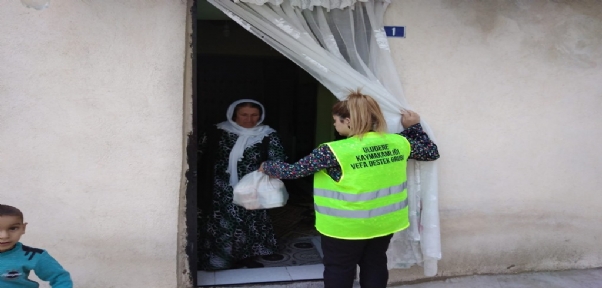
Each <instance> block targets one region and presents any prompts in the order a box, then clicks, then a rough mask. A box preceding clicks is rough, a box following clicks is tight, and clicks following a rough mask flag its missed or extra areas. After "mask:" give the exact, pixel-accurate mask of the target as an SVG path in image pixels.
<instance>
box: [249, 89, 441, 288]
mask: <svg viewBox="0 0 602 288" xmlns="http://www.w3.org/2000/svg"><path fill="white" fill-rule="evenodd" d="M332 114H333V119H334V127H335V129H336V130H337V132H338V133H339V134H340V135H342V136H346V137H347V138H346V139H344V140H338V141H334V142H329V143H325V144H322V145H320V146H319V147H318V148H316V149H314V150H313V151H312V152H311V154H309V155H308V156H306V157H304V158H303V159H301V160H299V162H297V163H294V164H288V163H285V162H282V161H266V162H264V163H262V165H261V166H260V168H259V170H260V171H263V172H264V173H266V174H268V175H270V176H272V177H276V178H280V179H295V178H300V177H305V176H308V175H311V174H314V173H316V174H315V176H314V201H315V209H316V229H317V230H318V231H319V232H320V233H321V234H322V236H321V238H322V239H321V241H322V250H323V252H324V259H323V260H324V267H325V269H324V286H325V287H326V288H334V287H345V288H350V287H352V286H353V279H354V273H355V271H356V269H355V268H356V265H359V266H360V279H359V281H360V285H361V287H386V285H387V281H388V278H389V273H388V270H387V255H386V251H387V248H388V246H389V242H390V240H391V237H392V236H393V233H395V232H398V231H401V230H404V229H406V228H407V227H408V226H409V219H408V200H407V189H406V187H407V184H406V183H407V182H406V164H407V160H408V159H416V160H422V161H432V160H436V159H437V158H439V152H438V150H437V145H435V143H433V142H432V141H431V140H430V138H429V137H428V135H427V134H426V133H425V132H424V131H423V130H422V126H421V125H420V117H419V115H418V114H416V113H415V112H412V111H406V112H403V113H402V114H403V117H402V122H401V123H402V125H403V126H404V128H405V130H404V131H403V132H401V133H400V134H389V133H385V131H386V128H387V127H386V122H385V119H384V116H383V114H382V112H381V110H380V107H379V105H378V103H376V101H375V100H374V99H373V98H372V97H370V96H368V95H364V94H362V93H361V92H360V91H359V90H358V91H354V92H351V93H350V94H349V95H348V97H347V99H346V100H344V101H340V102H338V103H336V104H335V105H334V106H333V108H332Z"/></svg>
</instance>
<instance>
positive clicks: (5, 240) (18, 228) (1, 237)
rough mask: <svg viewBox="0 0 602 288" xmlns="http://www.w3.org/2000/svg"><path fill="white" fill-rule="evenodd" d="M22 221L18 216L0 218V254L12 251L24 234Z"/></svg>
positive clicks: (24, 224)
mask: <svg viewBox="0 0 602 288" xmlns="http://www.w3.org/2000/svg"><path fill="white" fill-rule="evenodd" d="M25 226H27V223H23V219H21V217H18V216H0V252H5V251H8V250H10V249H13V247H15V245H17V242H19V239H21V235H23V234H25Z"/></svg>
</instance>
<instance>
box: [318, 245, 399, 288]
mask: <svg viewBox="0 0 602 288" xmlns="http://www.w3.org/2000/svg"><path fill="white" fill-rule="evenodd" d="M391 237H393V234H389V235H386V236H382V237H377V238H372V239H364V240H345V239H337V238H332V237H328V236H325V235H322V251H323V252H324V288H351V287H353V278H354V277H355V273H356V267H357V265H359V266H360V285H361V287H362V288H384V287H386V286H387V281H388V280H389V270H388V269H387V248H389V242H391Z"/></svg>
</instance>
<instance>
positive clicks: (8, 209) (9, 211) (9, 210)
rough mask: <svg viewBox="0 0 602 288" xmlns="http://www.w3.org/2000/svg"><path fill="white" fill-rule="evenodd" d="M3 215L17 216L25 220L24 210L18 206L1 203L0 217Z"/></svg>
mask: <svg viewBox="0 0 602 288" xmlns="http://www.w3.org/2000/svg"><path fill="white" fill-rule="evenodd" d="M2 216H17V217H19V218H21V220H23V212H21V210H19V209H17V208H16V207H13V206H9V205H4V204H0V217H2Z"/></svg>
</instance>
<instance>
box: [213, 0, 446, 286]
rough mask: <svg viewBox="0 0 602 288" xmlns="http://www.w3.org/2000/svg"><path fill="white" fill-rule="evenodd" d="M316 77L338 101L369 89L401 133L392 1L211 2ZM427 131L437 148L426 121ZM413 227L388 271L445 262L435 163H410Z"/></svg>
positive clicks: (394, 244)
mask: <svg viewBox="0 0 602 288" xmlns="http://www.w3.org/2000/svg"><path fill="white" fill-rule="evenodd" d="M208 1H209V2H210V3H211V4H213V5H214V6H216V7H217V8H219V9H220V10H222V11H223V12H224V13H225V14H226V15H228V16H229V17H230V18H232V19H233V20H234V21H235V22H237V23H238V24H240V25H241V26H242V27H244V28H245V29H246V30H247V31H249V32H251V33H252V34H254V35H256V36H257V37H259V38H260V39H262V40H263V41H265V42H266V43H267V44H269V45H270V46H272V47H273V48H275V49H276V50H278V51H279V52H280V53H282V54H283V55H284V56H286V57H287V58H289V59H290V60H291V61H293V62H295V63H296V64H297V65H299V66H300V67H301V68H303V69H304V70H306V71H307V72H308V73H310V74H311V75H312V76H313V77H315V78H316V79H317V80H318V81H319V82H320V83H322V85H324V86H325V87H326V88H327V89H329V90H330V91H331V92H332V93H333V94H334V95H335V96H336V97H337V98H338V99H344V97H345V96H346V95H347V93H348V92H349V91H350V90H354V89H357V88H362V92H363V93H366V94H368V95H371V96H373V97H374V98H375V100H376V101H378V103H379V104H380V105H381V108H382V110H383V113H384V114H385V119H386V120H387V126H388V130H389V132H400V131H402V129H403V127H402V126H401V123H400V120H401V115H400V111H401V110H403V109H411V108H410V106H409V105H408V103H407V101H406V100H405V97H404V94H403V88H402V85H401V81H400V80H399V76H398V74H397V70H396V67H395V65H394V63H393V59H392V57H391V53H390V49H389V44H388V40H387V38H386V34H385V31H384V27H383V18H384V13H385V11H386V8H387V6H388V5H389V4H390V0H360V1H357V0H235V1H234V2H233V1H227V0H226V1H224V0H208ZM422 125H423V127H424V129H425V131H426V132H427V134H429V136H430V137H431V139H433V140H434V135H433V133H432V131H431V129H430V128H429V126H428V125H427V123H426V122H425V121H424V120H423V121H422ZM407 172H408V185H409V187H408V198H409V200H408V201H409V205H410V227H409V228H408V229H406V230H405V231H402V232H399V233H396V234H395V235H394V236H393V239H392V241H391V245H390V246H389V250H388V251H387V255H388V258H389V263H388V266H389V268H390V269H391V268H408V267H410V266H412V265H415V264H419V265H424V272H425V275H427V276H433V275H435V274H436V271H437V260H439V259H441V243H440V228H439V211H438V196H437V195H438V191H437V165H436V162H418V161H414V160H410V161H408V171H407Z"/></svg>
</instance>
